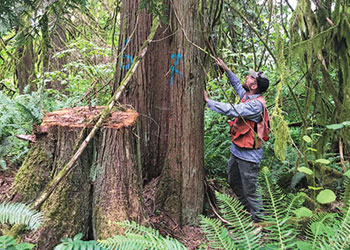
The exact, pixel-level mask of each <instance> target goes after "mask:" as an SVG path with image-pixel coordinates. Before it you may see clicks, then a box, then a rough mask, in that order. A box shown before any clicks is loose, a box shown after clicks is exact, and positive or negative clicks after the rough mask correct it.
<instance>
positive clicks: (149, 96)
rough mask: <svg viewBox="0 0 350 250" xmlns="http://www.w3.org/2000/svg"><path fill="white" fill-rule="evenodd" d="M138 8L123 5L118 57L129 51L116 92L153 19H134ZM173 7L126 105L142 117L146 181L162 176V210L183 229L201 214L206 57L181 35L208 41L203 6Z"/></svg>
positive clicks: (127, 1)
mask: <svg viewBox="0 0 350 250" xmlns="http://www.w3.org/2000/svg"><path fill="white" fill-rule="evenodd" d="M140 2H141V1H139V0H124V1H123V5H122V17H121V20H123V21H122V27H121V37H120V41H121V42H120V46H119V52H120V51H122V49H123V48H125V50H124V53H123V56H121V57H120V60H119V61H118V63H117V74H116V78H115V83H116V86H118V84H119V82H120V80H121V79H122V78H123V76H124V75H125V73H126V69H127V65H128V63H129V60H130V58H131V57H132V56H134V55H135V53H136V51H138V49H139V47H140V46H141V43H142V41H143V40H145V38H146V37H147V35H148V33H149V31H150V27H151V20H152V15H147V14H146V13H145V11H141V12H139V16H138V18H137V16H136V14H137V11H138V9H139V3H140ZM169 2H171V4H168V6H167V9H168V13H164V14H165V15H167V16H168V17H170V16H171V19H170V18H169V24H168V25H166V24H164V25H163V26H162V27H161V28H159V30H158V31H157V33H156V36H155V38H154V42H153V43H152V44H151V45H150V47H149V50H148V54H147V55H146V56H145V58H144V60H143V61H142V62H141V64H140V67H139V69H138V71H137V72H136V74H134V76H133V78H132V81H131V84H130V86H129V88H128V91H126V94H125V96H124V101H125V102H126V103H128V104H132V105H133V106H134V107H135V109H136V110H137V111H138V112H139V113H140V115H141V118H140V123H141V132H140V135H141V155H142V166H143V176H144V179H145V181H146V182H148V181H150V180H151V178H153V177H156V176H160V175H161V178H160V182H159V187H158V188H159V190H158V197H157V204H158V208H160V209H164V210H165V211H166V212H168V213H170V214H171V215H172V216H173V218H174V219H175V220H176V221H177V222H178V223H179V224H191V223H194V222H196V221H197V219H198V215H199V214H200V213H201V212H202V208H203V191H204V190H203V178H204V173H203V172H204V171H203V107H204V102H203V89H204V80H205V74H204V73H203V71H202V67H203V65H201V64H203V63H204V58H203V54H200V53H201V52H200V51H199V50H198V49H197V48H196V47H194V46H193V45H192V44H191V43H190V42H189V41H187V40H186V38H185V36H184V33H183V30H185V31H186V33H187V35H188V37H189V39H190V40H191V41H192V42H194V43H196V44H197V45H199V46H203V42H202V41H203V40H204V39H203V38H202V34H201V32H200V25H199V24H200V17H199V15H198V8H199V3H198V2H197V1H195V0H191V1H180V0H179V1H169ZM177 17H178V18H179V20H177ZM179 22H181V23H182V24H181V25H182V26H181V25H180V24H179ZM182 29H183V30H182ZM126 41H127V43H126ZM126 44H127V45H126ZM125 46H126V47H125Z"/></svg>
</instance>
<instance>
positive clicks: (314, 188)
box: [308, 186, 323, 190]
mask: <svg viewBox="0 0 350 250" xmlns="http://www.w3.org/2000/svg"><path fill="white" fill-rule="evenodd" d="M308 189H311V190H321V189H323V187H313V186H308Z"/></svg>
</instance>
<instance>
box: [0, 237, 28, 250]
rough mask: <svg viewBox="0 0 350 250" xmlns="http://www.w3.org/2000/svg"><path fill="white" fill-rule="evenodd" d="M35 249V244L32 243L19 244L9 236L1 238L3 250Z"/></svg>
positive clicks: (0, 245)
mask: <svg viewBox="0 0 350 250" xmlns="http://www.w3.org/2000/svg"><path fill="white" fill-rule="evenodd" d="M34 247H35V245H34V244H31V243H20V244H17V242H16V240H15V239H14V238H13V237H12V236H9V235H3V236H0V249H2V250H5V249H7V250H15V249H18V250H31V249H33V248H34Z"/></svg>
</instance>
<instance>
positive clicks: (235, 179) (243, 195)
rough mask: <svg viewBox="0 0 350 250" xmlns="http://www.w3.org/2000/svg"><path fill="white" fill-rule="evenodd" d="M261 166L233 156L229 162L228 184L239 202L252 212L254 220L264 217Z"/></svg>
mask: <svg viewBox="0 0 350 250" xmlns="http://www.w3.org/2000/svg"><path fill="white" fill-rule="evenodd" d="M259 171H260V164H259V163H254V162H249V161H245V160H242V159H239V158H237V157H235V156H234V155H232V154H231V157H230V160H229V161H228V166H227V174H228V182H229V184H230V186H231V188H232V190H233V192H234V193H235V194H236V195H237V198H238V200H239V201H240V202H241V203H242V205H243V206H244V207H245V208H246V209H247V210H248V211H249V212H250V215H251V217H252V219H253V220H255V221H258V220H259V217H261V216H262V207H263V205H262V199H261V195H260V193H259V192H258V176H259Z"/></svg>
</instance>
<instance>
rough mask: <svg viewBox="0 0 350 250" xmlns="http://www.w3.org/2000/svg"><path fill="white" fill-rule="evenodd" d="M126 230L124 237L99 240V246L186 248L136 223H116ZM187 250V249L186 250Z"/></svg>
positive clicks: (177, 249)
mask: <svg viewBox="0 0 350 250" xmlns="http://www.w3.org/2000/svg"><path fill="white" fill-rule="evenodd" d="M117 224H118V225H120V226H122V227H124V228H125V229H126V231H125V234H124V235H115V236H114V237H112V238H108V239H106V240H100V241H99V245H100V246H102V247H105V248H112V249H118V250H119V249H125V250H127V249H140V250H141V249H155V250H156V249H159V250H162V249H164V250H167V249H174V250H186V249H187V248H186V247H185V246H184V245H183V244H182V243H181V242H179V241H177V240H176V239H173V238H170V237H166V238H164V237H163V236H161V235H160V234H159V232H158V231H157V230H154V229H153V228H147V227H145V226H143V225H139V224H137V223H136V222H134V221H132V222H129V221H124V222H117ZM187 250H188V249H187Z"/></svg>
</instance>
